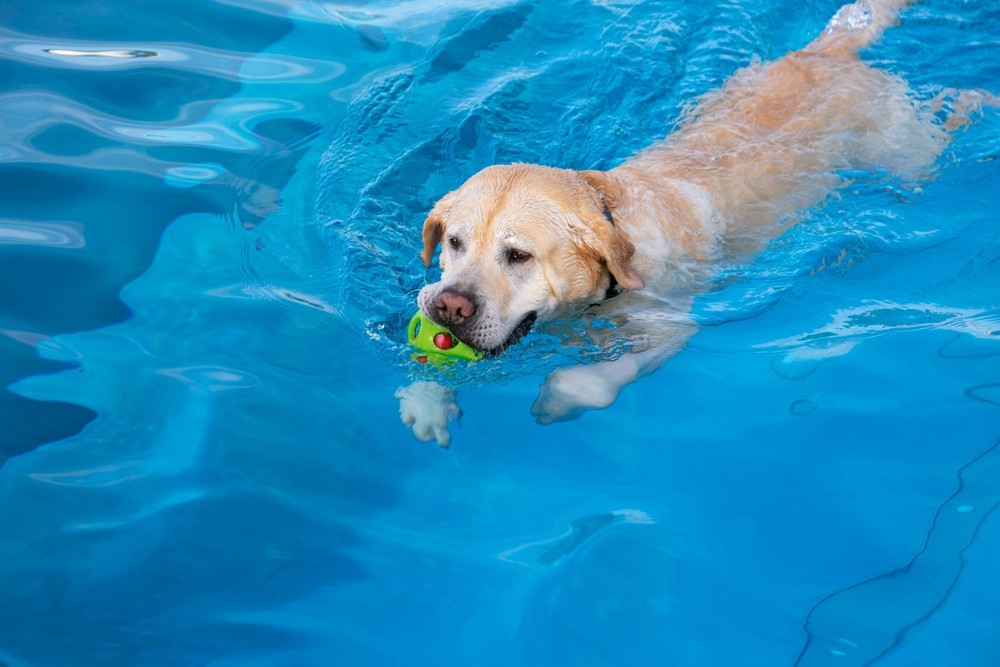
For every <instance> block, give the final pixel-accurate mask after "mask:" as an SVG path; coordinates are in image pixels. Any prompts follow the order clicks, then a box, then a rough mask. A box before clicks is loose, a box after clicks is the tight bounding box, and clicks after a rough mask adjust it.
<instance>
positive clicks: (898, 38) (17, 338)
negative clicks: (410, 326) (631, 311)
mask: <svg viewBox="0 0 1000 667" xmlns="http://www.w3.org/2000/svg"><path fill="white" fill-rule="evenodd" d="M838 4H839V3H837V2H826V1H824V2H818V1H814V2H808V3H801V2H794V3H793V2H787V1H784V2H782V1H777V0H775V1H768V2H747V3H735V2H709V3H699V4H697V5H694V4H691V3H682V2H679V1H676V0H675V1H672V2H662V3H658V2H650V3H642V4H632V3H628V2H620V3H615V2H606V3H586V2H580V3H565V4H559V5H556V4H538V3H532V4H517V3H507V4H504V3H499V2H498V3H474V2H469V3H465V4H460V3H448V4H447V6H444V7H442V6H438V5H437V4H433V3H427V4H425V3H421V2H409V3H364V2H358V3H344V4H326V3H295V2H291V1H290V0H289V1H281V0H274V1H268V0H261V1H260V2H239V3H229V2H214V3H208V2H180V1H177V2H173V3H166V2H148V3H143V4H142V10H141V11H136V6H135V4H134V3H124V2H107V3H78V2H69V1H67V2H63V3H60V2H54V1H51V0H50V1H47V2H45V3H44V7H45V11H41V10H40V9H39V8H40V7H41V6H42V5H32V6H31V7H30V8H29V7H28V6H27V5H24V4H18V3H6V4H3V5H0V26H2V30H3V32H2V37H3V39H2V40H0V95H2V99H3V103H2V104H0V127H2V128H3V131H4V136H5V139H6V140H5V141H4V143H3V144H0V202H2V203H0V205H2V210H0V276H2V279H3V285H4V289H3V292H2V294H0V334H2V335H0V381H2V384H3V386H5V387H7V390H6V391H4V392H2V393H0V419H2V423H3V426H4V429H3V436H2V437H0V456H2V461H3V467H2V470H0V521H2V526H3V529H2V530H0V554H2V555H3V557H2V558H0V591H3V592H2V597H0V601H2V603H3V604H2V605H0V662H2V663H4V664H6V665H9V666H10V667H15V666H22V665H32V666H36V665H60V666H62V665H102V666H103V665H123V666H139V665H332V664H336V665H340V664H347V665H354V664H358V665H362V664H363V665H370V664H379V665H381V664H385V665H393V664H408V665H409V664H432V663H433V664H460V665H501V664H502V665H512V664H513V665H520V664H524V665H563V664H584V665H590V664H593V665H612V664H640V665H647V664H668V665H678V666H680V665H684V666H692V667H704V666H706V665H713V666H714V665H720V666H721V665H724V666H735V665H738V666H744V665H747V666H756V665H760V666H762V667H764V666H766V667H773V666H775V665H801V666H804V667H817V666H821V665H845V666H847V665H867V664H878V665H886V666H896V667H923V666H927V667H932V666H933V667H940V666H942V665H948V666H952V665H954V666H961V667H979V666H983V667H990V666H993V665H996V664H998V663H1000V648H998V646H997V643H996V628H997V627H1000V607H998V606H997V604H996V591H997V590H1000V558H998V557H997V554H998V552H1000V522H998V519H997V517H996V513H995V512H993V510H994V509H995V508H996V506H997V505H998V503H1000V446H997V443H998V442H1000V440H998V438H1000V428H998V425H1000V412H998V409H1000V341H998V331H1000V319H998V317H1000V312H998V311H1000V222H998V215H1000V213H998V211H1000V191H998V189H997V188H996V185H995V184H996V183H997V182H998V177H1000V167H998V161H997V159H996V158H997V155H998V152H1000V114H998V112H997V110H996V109H988V110H986V111H985V112H984V113H983V114H982V115H981V117H980V118H979V119H978V122H977V123H976V124H974V125H973V126H971V127H970V128H968V129H967V130H965V131H960V132H958V133H957V134H956V136H955V140H954V142H953V143H952V145H951V146H950V147H949V148H948V150H947V151H946V152H945V154H944V155H943V156H942V157H941V158H940V160H939V162H938V164H937V165H936V169H935V174H934V177H933V178H932V179H930V180H928V181H927V182H923V183H906V182H901V181H899V180H898V179H894V178H893V177H892V176H891V175H889V174H854V175H851V176H852V177H853V181H852V183H851V185H850V186H848V187H847V188H845V189H843V190H841V191H840V192H839V193H838V194H837V195H836V196H835V197H834V198H832V199H831V200H829V201H827V202H826V203H825V204H824V205H823V206H822V207H820V208H819V209H818V210H816V211H812V212H811V215H810V216H809V217H808V219H807V220H806V221H805V222H804V223H803V224H801V225H799V226H797V227H795V228H794V229H792V230H791V231H790V232H788V233H786V234H785V235H784V236H783V237H781V238H780V239H778V240H776V241H775V242H774V243H773V244H772V245H771V247H769V248H768V249H767V250H766V251H764V252H763V253H762V254H761V255H760V256H759V257H756V258H755V260H754V261H753V262H745V263H737V262H732V263H730V264H727V265H725V266H723V267H721V269H720V275H719V276H718V278H717V279H716V280H715V281H713V284H712V289H711V290H710V291H708V292H707V293H706V294H705V295H703V296H702V297H701V298H700V299H699V301H698V302H697V304H696V308H695V316H696V318H697V319H698V321H699V322H700V323H701V324H702V329H701V330H700V331H699V333H698V334H697V335H696V336H695V337H694V338H693V339H692V340H691V342H690V343H689V345H688V346H687V348H686V349H685V350H684V352H682V353H681V354H680V355H679V356H677V357H676V358H674V359H673V360H671V361H670V362H669V363H668V364H667V365H666V366H664V367H663V368H662V369H661V370H659V371H658V372H656V373H654V374H653V375H651V376H649V377H646V378H644V379H642V380H641V381H640V382H638V383H637V384H635V385H633V386H631V387H629V388H627V389H625V390H624V392H623V393H622V395H621V397H620V398H619V400H618V401H617V402H616V403H615V404H614V405H613V406H612V407H611V408H609V409H607V410H603V411H600V412H594V413H590V414H587V415H585V416H584V417H583V418H581V419H580V420H578V421H574V422H569V423H564V424H556V425H551V426H539V425H537V424H535V423H534V421H533V420H532V418H531V416H530V414H529V408H530V406H531V403H532V401H533V400H534V396H535V394H536V392H537V388H538V385H539V384H540V382H541V381H542V379H543V378H544V374H545V371H546V370H548V369H550V368H552V367H555V366H557V365H558V364H559V363H560V361H562V360H564V359H565V358H566V357H572V356H574V355H575V354H576V352H575V351H574V350H572V349H569V350H567V349H563V348H562V347H560V345H559V344H558V337H557V335H556V334H555V333H553V332H551V331H545V330H540V331H538V332H536V333H535V334H533V335H531V336H529V338H527V339H526V340H525V341H524V342H523V343H522V344H520V345H519V346H517V348H515V349H512V350H510V352H509V353H508V354H507V355H505V356H504V357H502V358H500V359H496V360H491V361H488V362H480V364H479V365H477V366H475V367H470V369H469V371H468V373H465V374H463V375H461V376H459V377H453V378H451V381H452V382H453V383H454V384H456V385H460V400H461V403H462V407H463V409H464V411H465V414H464V417H463V418H462V422H461V426H460V427H458V428H456V429H455V432H454V444H453V446H452V448H451V449H450V450H449V451H443V450H440V449H438V448H437V447H435V446H433V445H430V444H425V443H418V442H416V441H415V440H414V439H413V438H412V436H411V435H410V434H409V433H408V432H407V431H406V429H405V428H404V427H403V426H402V425H401V424H400V423H399V421H398V417H397V405H396V401H395V399H394V398H393V391H394V389H395V388H396V387H398V386H400V385H402V384H405V383H406V382H408V381H409V380H410V379H412V377H413V376H414V375H415V374H417V373H418V371H417V370H416V369H415V368H414V367H413V365H412V364H411V363H410V362H409V361H408V354H407V352H406V349H405V341H404V332H403V328H404V326H405V322H406V320H407V319H408V316H409V315H410V314H411V312H412V310H413V307H414V298H415V292H416V290H417V289H418V288H419V287H420V285H422V284H423V283H424V282H425V280H426V279H428V278H429V277H433V276H434V275H435V272H434V271H433V270H430V271H425V270H424V269H423V267H422V265H421V264H420V262H419V260H418V259H417V252H418V250H419V248H420V244H419V229H420V225H421V223H422V221H423V215H424V214H425V213H426V211H427V210H428V208H429V207H430V206H431V204H432V203H433V202H434V201H435V200H436V199H437V198H438V197H439V196H441V194H443V193H444V192H446V191H447V190H449V189H451V188H453V187H455V186H456V185H458V184H459V183H460V182H461V181H462V180H464V178H466V177H468V176H469V175H471V174H472V173H474V172H475V171H476V170H478V169H479V168H481V167H483V166H486V165H488V164H492V163H495V162H507V161H513V160H530V161H537V162H542V163H545V164H558V165H561V166H567V167H579V168H583V167H588V168H594V167H597V168H601V167H610V166H613V165H615V164H618V163H619V162H621V161H622V160H623V159H625V158H626V157H627V156H628V155H630V154H631V153H632V152H634V151H635V150H637V149H639V148H641V147H643V146H645V145H647V144H648V143H649V142H651V141H652V140H654V139H655V138H657V137H660V136H662V135H663V134H665V133H666V132H667V131H668V130H669V129H670V126H671V122H672V119H674V118H676V116H677V115H678V113H679V111H680V110H681V109H682V108H683V107H684V105H685V104H686V103H687V102H689V101H690V100H691V99H692V97H694V96H696V95H698V94H700V93H703V92H705V91H708V90H711V89H712V88H714V87H715V86H717V85H719V84H720V83H721V82H722V81H724V80H725V78H726V77H727V76H728V75H729V74H730V73H731V72H732V71H733V70H734V69H735V68H737V67H739V66H741V65H743V64H746V63H749V62H751V61H752V60H753V59H754V58H773V57H777V56H780V55H781V54H783V53H785V52H786V51H788V50H790V49H793V48H796V47H798V46H801V45H802V44H804V43H805V42H806V41H808V40H809V39H810V38H811V37H812V36H813V35H815V34H816V33H817V32H818V31H819V30H820V29H821V28H822V26H823V25H824V23H825V22H826V20H827V19H828V18H829V17H830V15H832V14H833V12H834V11H835V10H836V9H837V7H838ZM998 27H1000V11H998V9H997V8H995V7H993V6H986V3H982V4H980V5H973V4H968V3H965V2H960V1H958V0H941V1H929V2H926V3H923V4H919V5H917V6H916V7H914V8H913V9H912V10H910V11H909V12H908V13H907V14H906V16H905V19H904V22H903V24H902V25H901V26H899V27H897V28H895V29H893V30H892V31H890V32H889V33H888V34H887V35H886V37H885V39H884V40H883V41H882V43H881V44H879V45H877V46H876V47H875V48H873V49H871V50H870V51H868V52H867V53H866V54H865V58H866V59H867V60H869V61H872V62H874V63H877V64H878V65H879V66H882V67H884V68H887V69H889V70H890V71H893V72H895V73H898V74H900V75H901V76H903V77H905V78H906V79H907V80H908V81H909V82H910V83H911V86H912V87H913V88H914V90H915V91H916V94H917V95H918V96H920V97H922V98H924V99H929V98H931V97H933V96H934V95H936V94H937V93H938V92H940V91H941V90H942V89H945V88H953V87H954V88H986V89H990V88H991V87H992V88H993V89H994V92H996V91H995V89H996V86H997V84H996V82H997V81H1000V43H998V41H997V38H996V34H997V29H998ZM94 52H99V53H98V54H95V53H94Z"/></svg>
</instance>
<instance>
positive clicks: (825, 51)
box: [803, 0, 915, 58]
mask: <svg viewBox="0 0 1000 667" xmlns="http://www.w3.org/2000/svg"><path fill="white" fill-rule="evenodd" d="M914 1H915V0H857V2H854V3H852V4H849V5H844V6H843V7H841V8H840V9H839V10H838V11H837V13H836V14H834V15H833V18H832V19H830V22H829V23H827V24H826V28H824V29H823V32H822V34H820V36H819V37H817V38H816V39H814V40H813V41H812V43H810V44H809V46H807V47H806V48H805V49H803V50H804V51H806V52H808V53H816V54H820V55H824V56H829V57H831V58H844V57H848V56H852V55H854V54H855V53H857V52H858V51H859V50H861V49H863V48H865V47H866V46H869V45H871V44H873V43H874V42H875V41H876V40H878V38H879V37H881V36H882V33H883V32H885V30H886V28H891V27H892V26H894V25H896V22H897V21H898V20H899V13H900V12H901V11H902V10H903V9H906V7H908V6H910V5H911V4H913V3H914Z"/></svg>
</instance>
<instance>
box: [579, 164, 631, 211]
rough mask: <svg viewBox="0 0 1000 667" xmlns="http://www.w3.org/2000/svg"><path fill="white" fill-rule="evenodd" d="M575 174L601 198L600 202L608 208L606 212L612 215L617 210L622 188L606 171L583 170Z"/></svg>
mask: <svg viewBox="0 0 1000 667" xmlns="http://www.w3.org/2000/svg"><path fill="white" fill-rule="evenodd" d="M576 173H578V174H579V175H580V178H582V179H583V180H584V181H586V183H587V185H589V186H590V187H591V188H593V189H594V192H596V193H597V195H598V196H599V197H600V198H601V201H602V202H604V205H605V206H607V207H608V210H609V211H611V212H612V213H614V210H615V209H616V208H618V202H619V201H620V200H621V196H622V188H621V185H620V184H619V183H618V180H617V179H615V178H614V177H613V176H611V175H609V174H608V172H606V171H597V170H595V169H585V170H584V171H578V172H576Z"/></svg>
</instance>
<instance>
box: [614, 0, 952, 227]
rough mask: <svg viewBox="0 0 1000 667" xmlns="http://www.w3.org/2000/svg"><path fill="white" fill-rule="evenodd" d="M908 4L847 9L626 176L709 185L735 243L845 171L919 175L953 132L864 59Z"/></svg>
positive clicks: (816, 198)
mask: <svg viewBox="0 0 1000 667" xmlns="http://www.w3.org/2000/svg"><path fill="white" fill-rule="evenodd" d="M908 4H909V2H907V1H900V0H871V1H868V0H860V1H859V2H857V3H855V4H853V5H847V6H845V7H843V8H842V9H841V10H840V11H839V12H837V14H836V15H835V16H834V17H833V19H831V21H830V22H829V24H828V25H827V27H826V29H825V30H824V31H823V33H822V34H821V35H820V36H819V37H818V38H817V39H816V40H814V41H813V42H812V43H811V44H809V45H808V46H806V47H805V48H804V49H802V50H800V51H796V52H794V53H791V54H789V55H787V56H785V57H784V58H781V59H779V60H776V61H774V62H770V63H766V64H754V65H750V66H749V67H746V68H744V69H743V70H741V71H739V72H737V73H736V74H735V75H734V76H733V77H732V78H731V79H730V80H729V81H728V82H727V83H726V85H725V86H723V87H722V88H721V89H719V90H717V91H715V92H713V93H710V94H709V95H707V96H705V97H704V98H703V99H702V100H701V101H700V102H699V104H698V105H697V106H696V107H694V108H693V109H692V111H691V112H690V113H689V115H688V117H687V119H686V121H685V122H684V123H682V126H681V127H680V128H679V129H678V130H677V131H676V132H674V133H673V134H671V135H670V137H668V138H667V139H666V140H665V141H663V142H661V143H660V144H657V145H655V146H653V147H651V148H650V149H648V150H646V151H644V152H642V153H640V154H639V155H637V156H636V157H635V158H633V159H632V160H630V161H629V162H627V163H626V164H624V165H622V166H621V167H619V169H618V170H616V171H620V172H622V173H623V175H627V177H628V178H641V179H645V180H647V181H649V180H653V181H655V180H657V179H660V178H662V179H683V180H685V181H687V182H690V183H695V184H697V185H699V186H701V187H703V188H704V189H705V191H706V192H707V194H708V197H709V199H710V202H711V206H712V207H713V209H714V211H715V213H716V215H717V216H718V218H719V222H718V223H717V226H721V227H723V228H724V235H725V237H726V238H727V239H729V240H733V239H737V240H739V239H743V238H745V237H747V236H750V237H754V236H757V237H760V236H771V235H773V234H775V233H777V232H780V231H781V230H782V229H783V228H784V227H786V226H788V225H789V224H791V223H794V222H795V219H796V215H797V214H798V213H799V212H801V211H804V210H806V209H808V208H809V207H811V206H813V205H815V204H817V203H818V202H820V201H821V200H822V199H823V198H824V197H826V196H827V194H828V193H829V192H830V191H831V190H832V189H834V188H835V187H836V186H837V185H838V184H839V182H840V176H839V175H838V172H840V171H842V170H845V169H859V168H880V169H887V170H890V171H893V172H896V173H899V174H901V175H903V176H905V177H914V176H918V175H920V173H921V170H923V169H925V168H926V167H927V166H928V165H930V164H931V163H932V162H933V161H934V159H935V158H936V156H937V155H938V154H939V152H940V151H941V150H942V148H943V147H944V145H945V143H946V142H947V136H948V135H947V133H946V132H945V131H944V130H943V129H942V128H941V127H940V126H939V125H936V124H934V123H933V122H932V121H931V118H930V114H929V113H924V112H922V111H921V110H920V109H919V108H918V106H917V105H916V103H915V102H914V101H913V100H912V99H911V98H910V96H909V89H908V87H907V85H906V83H905V82H904V81H903V80H902V79H900V78H898V77H895V76H892V75H890V74H888V73H886V72H882V71H880V70H877V69H873V68H871V67H868V66H867V65H866V64H864V63H863V62H862V61H861V60H860V59H859V58H858V57H857V50H858V49H860V48H863V47H865V46H867V45H869V44H870V43H871V42H872V41H874V40H875V39H877V38H878V37H879V36H880V35H881V33H882V32H883V30H884V29H885V28H886V27H888V26H890V25H892V24H893V23H894V22H895V21H896V16H897V14H898V12H899V10H900V9H901V8H902V7H904V6H906V5H908Z"/></svg>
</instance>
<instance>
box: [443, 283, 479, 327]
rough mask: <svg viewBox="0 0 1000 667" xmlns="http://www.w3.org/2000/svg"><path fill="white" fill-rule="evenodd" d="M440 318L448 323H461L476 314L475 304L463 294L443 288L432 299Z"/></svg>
mask: <svg viewBox="0 0 1000 667" xmlns="http://www.w3.org/2000/svg"><path fill="white" fill-rule="evenodd" d="M434 307H435V308H437V311H438V315H439V316H440V318H441V320H442V321H443V322H444V323H445V324H448V325H453V324H461V323H462V322H464V321H465V320H467V319H469V318H470V317H472V316H473V315H475V314H476V304H475V303H474V302H473V301H472V299H470V298H469V297H467V296H466V295H464V294H459V293H458V292H452V291H449V290H445V291H443V292H441V293H440V294H438V297H437V299H435V300H434Z"/></svg>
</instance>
